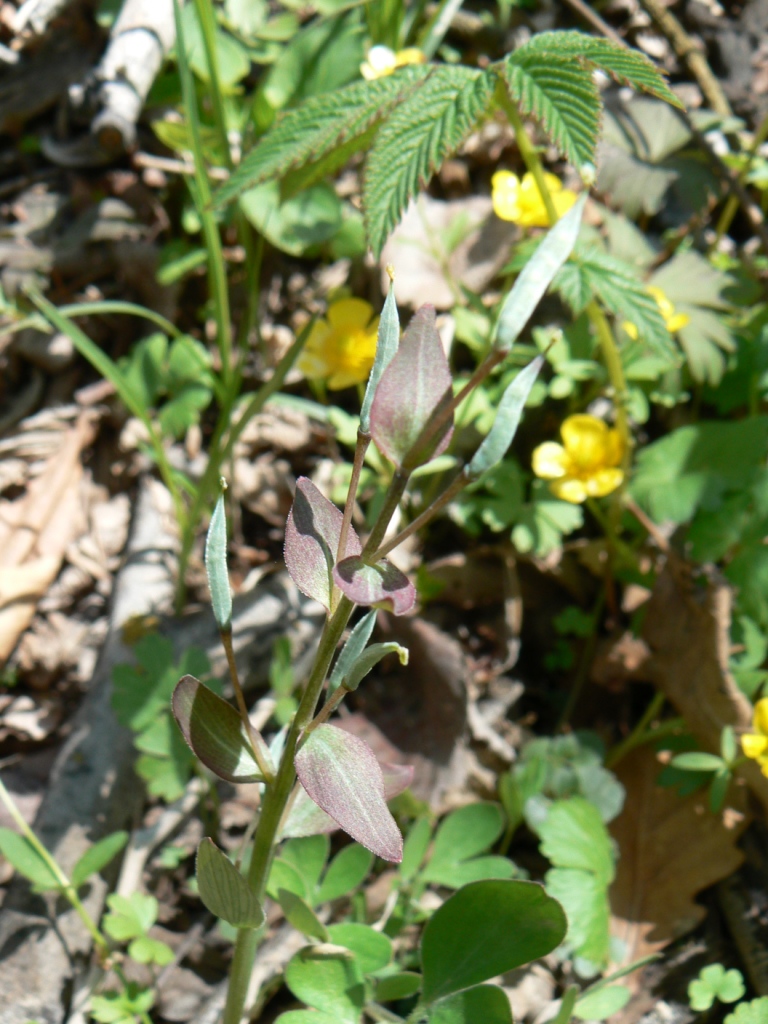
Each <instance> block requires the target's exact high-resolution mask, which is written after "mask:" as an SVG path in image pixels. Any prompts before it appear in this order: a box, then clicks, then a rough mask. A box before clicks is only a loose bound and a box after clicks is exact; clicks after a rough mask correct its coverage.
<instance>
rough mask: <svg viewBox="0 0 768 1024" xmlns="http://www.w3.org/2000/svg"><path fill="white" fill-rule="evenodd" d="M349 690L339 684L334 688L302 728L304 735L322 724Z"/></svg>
mask: <svg viewBox="0 0 768 1024" xmlns="http://www.w3.org/2000/svg"><path fill="white" fill-rule="evenodd" d="M351 692H352V691H351V690H348V689H347V688H346V686H340V687H339V688H338V689H337V690H334V692H333V693H332V694H331V696H330V697H329V698H328V700H327V701H326V702H325V704H323V706H322V707H321V708H320V710H319V711H318V713H317V714H316V715H315V717H314V718H313V719H312V721H311V722H310V723H309V725H308V726H307V728H306V729H305V730H304V735H305V736H306V735H308V734H309V733H311V732H314V731H315V729H316V728H317V727H318V725H322V724H323V722H327V721H328V719H329V718H330V717H331V715H332V714H333V712H334V711H335V710H336V708H337V707H338V706H339V704H341V702H342V701H343V700H344V698H345V697H346V696H347V694H348V693H351Z"/></svg>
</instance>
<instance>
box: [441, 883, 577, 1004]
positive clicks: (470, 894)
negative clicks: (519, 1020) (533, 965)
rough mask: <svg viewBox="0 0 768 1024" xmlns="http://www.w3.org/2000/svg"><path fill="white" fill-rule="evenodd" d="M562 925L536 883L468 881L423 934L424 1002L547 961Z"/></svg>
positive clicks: (562, 931)
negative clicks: (542, 958) (546, 957)
mask: <svg viewBox="0 0 768 1024" xmlns="http://www.w3.org/2000/svg"><path fill="white" fill-rule="evenodd" d="M566 925H567V922H566V919H565V914H564V913H563V909H562V907H561V906H560V904H559V903H558V902H557V901H556V900H553V899H552V898H551V896H547V894H546V892H545V891H544V888H543V887H542V886H541V885H539V884H538V883H537V882H518V881H485V882H470V884H469V885H465V886H464V888H463V889H459V891H458V892H457V893H455V895H453V896H451V898H450V899H449V900H447V901H446V902H445V903H444V904H443V905H442V907H440V908H439V909H438V910H437V911H435V913H434V914H433V915H432V917H431V918H430V919H429V921H428V922H427V926H426V928H425V929H424V935H423V937H422V940H421V962H422V966H423V970H424V986H423V999H424V1002H425V1003H434V1002H435V1001H436V1000H438V999H442V998H443V997H444V996H448V995H451V993H453V992H459V991H460V990H461V989H464V988H469V987H471V986H472V985H479V984H480V983H481V982H483V981H487V980H488V978H493V977H495V976H496V975H497V974H504V973H505V972H506V971H511V970H513V968H515V967H520V966H521V965H522V964H525V963H528V962H529V961H530V960H537V959H538V958H539V957H542V956H546V955H547V953H550V952H551V951H552V950H553V949H554V948H555V947H556V946H558V945H559V944H560V943H561V942H562V940H563V938H564V936H565V932H566Z"/></svg>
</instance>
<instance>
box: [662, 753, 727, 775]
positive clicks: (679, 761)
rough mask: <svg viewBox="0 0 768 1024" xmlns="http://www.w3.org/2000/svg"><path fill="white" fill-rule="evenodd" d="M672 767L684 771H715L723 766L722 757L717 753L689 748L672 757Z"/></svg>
mask: <svg viewBox="0 0 768 1024" xmlns="http://www.w3.org/2000/svg"><path fill="white" fill-rule="evenodd" d="M671 764H672V767H673V768H682V769H683V771H685V772H717V771H720V769H721V768H723V767H724V765H723V759H722V758H721V757H718V756H717V754H707V753H705V752H704V751H703V750H691V751H689V752H687V753H685V754H678V755H677V756H676V757H673V758H672V762H671Z"/></svg>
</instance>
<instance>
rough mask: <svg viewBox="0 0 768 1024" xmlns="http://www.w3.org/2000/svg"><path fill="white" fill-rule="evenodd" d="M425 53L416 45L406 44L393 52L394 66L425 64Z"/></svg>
mask: <svg viewBox="0 0 768 1024" xmlns="http://www.w3.org/2000/svg"><path fill="white" fill-rule="evenodd" d="M426 61H427V55H426V54H425V53H423V52H422V51H421V50H420V49H419V48H418V46H406V48H405V49H404V50H398V51H397V53H396V54H395V66H396V67H398V68H402V67H404V66H405V65H406V64H425V63H426Z"/></svg>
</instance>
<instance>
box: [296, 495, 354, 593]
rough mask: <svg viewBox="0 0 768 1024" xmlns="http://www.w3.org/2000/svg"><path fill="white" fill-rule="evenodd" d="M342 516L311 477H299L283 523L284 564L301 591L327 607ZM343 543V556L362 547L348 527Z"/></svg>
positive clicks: (331, 590)
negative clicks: (345, 544) (345, 541)
mask: <svg viewBox="0 0 768 1024" xmlns="http://www.w3.org/2000/svg"><path fill="white" fill-rule="evenodd" d="M343 519H344V516H343V515H342V513H341V512H340V511H339V509H337V508H336V506H335V505H334V504H333V503H332V502H330V501H329V500H328V499H327V498H326V497H325V495H324V494H322V493H321V492H320V491H319V490H318V489H317V487H315V485H314V484H313V483H312V481H311V480H308V479H307V477H305V476H302V477H299V479H298V480H297V481H296V494H295V497H294V499H293V505H292V506H291V511H290V512H289V513H288V521H287V522H286V524H285V565H286V568H287V569H288V573H289V575H290V577H291V579H292V580H293V582H294V583H295V584H296V586H297V587H298V588H299V590H300V591H301V592H302V594H306V595H307V597H313V598H314V599H315V601H319V602H320V604H321V605H323V607H325V608H327V609H328V610H329V611H331V610H332V608H331V603H332V595H333V566H334V564H335V562H336V554H337V552H338V548H339V538H340V536H341V524H342V521H343ZM346 547H347V549H346V551H345V552H344V554H345V556H346V555H359V554H360V552H361V551H362V547H361V546H360V539H359V537H358V536H357V534H356V533H355V531H354V530H353V529H352V528H351V527H350V530H349V536H348V538H347V546H346Z"/></svg>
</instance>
